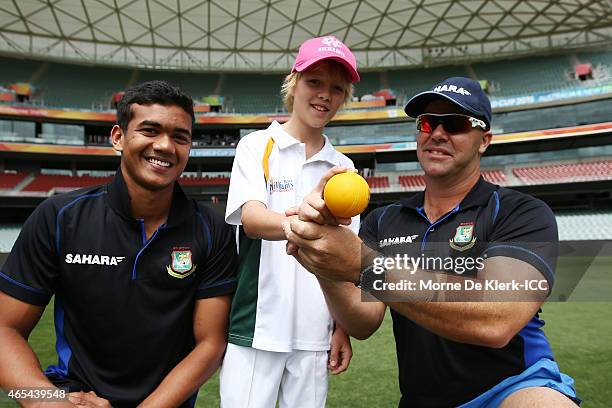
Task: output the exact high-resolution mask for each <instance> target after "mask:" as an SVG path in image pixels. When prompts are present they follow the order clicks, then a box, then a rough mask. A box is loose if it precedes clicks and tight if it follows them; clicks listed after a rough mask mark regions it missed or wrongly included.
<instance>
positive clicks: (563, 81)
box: [472, 55, 573, 97]
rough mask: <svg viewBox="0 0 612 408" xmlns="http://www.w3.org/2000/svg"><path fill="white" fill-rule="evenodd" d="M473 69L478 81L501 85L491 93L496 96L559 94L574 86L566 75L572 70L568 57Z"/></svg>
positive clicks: (522, 60)
mask: <svg viewBox="0 0 612 408" xmlns="http://www.w3.org/2000/svg"><path fill="white" fill-rule="evenodd" d="M472 67H473V68H474V71H475V72H476V74H477V76H478V78H479V79H487V80H489V81H493V82H494V83H496V84H497V85H498V87H499V89H497V90H496V91H494V92H493V93H492V94H491V95H492V96H497V97H509V96H518V95H528V94H534V93H537V92H550V91H558V90H560V89H563V88H568V87H571V86H572V83H571V82H569V81H568V79H567V78H566V76H565V71H566V70H568V69H571V68H573V65H572V62H571V61H570V58H569V57H568V56H567V55H556V56H546V57H531V58H521V59H513V60H512V62H509V61H495V62H488V63H481V64H474V65H473V66H472Z"/></svg>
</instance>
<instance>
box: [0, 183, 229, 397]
mask: <svg viewBox="0 0 612 408" xmlns="http://www.w3.org/2000/svg"><path fill="white" fill-rule="evenodd" d="M236 269H237V255H236V245H235V239H234V235H233V232H232V230H231V228H230V227H229V226H228V225H227V224H225V222H224V221H223V220H222V219H221V218H220V217H217V216H216V215H213V213H212V211H210V210H209V209H207V208H206V207H203V206H200V205H198V204H197V203H196V202H195V201H193V200H189V199H188V198H187V197H186V196H185V194H184V193H183V190H182V189H181V187H180V186H179V185H178V183H176V184H175V187H174V194H173V198H172V205H171V209H170V213H169V216H168V220H167V222H166V223H165V224H163V225H161V226H160V227H159V229H158V230H157V231H156V232H155V233H154V234H153V235H152V236H151V238H150V239H147V237H146V233H145V226H144V221H143V220H137V219H134V218H132V216H131V212H130V197H129V194H128V190H127V187H126V185H125V181H124V180H123V177H122V175H121V172H120V171H119V172H118V173H117V175H116V176H115V178H114V179H113V181H112V182H111V183H110V184H108V185H103V186H97V187H92V188H87V189H83V190H78V191H75V192H71V193H68V194H62V195H58V196H54V197H51V198H49V199H47V200H45V201H44V202H43V203H42V204H41V205H40V206H39V207H38V208H37V209H36V210H35V211H34V212H33V213H32V215H31V216H30V217H29V218H28V220H27V221H26V222H25V224H24V226H23V229H22V230H21V233H20V235H19V238H18V239H17V241H16V242H15V246H14V247H13V249H12V251H11V253H10V255H9V257H8V259H7V260H6V263H5V264H4V266H3V267H2V270H1V271H0V290H2V291H3V292H5V293H7V294H8V295H10V296H12V297H14V298H17V299H19V300H22V301H24V302H27V303H30V304H33V305H39V306H44V305H46V304H47V303H48V302H49V300H50V299H51V297H52V296H53V295H54V294H55V330H56V337H57V340H56V341H57V344H56V349H57V352H58V364H57V365H52V366H50V367H49V368H47V370H46V372H45V373H46V374H47V376H48V377H49V378H50V379H52V381H54V383H56V384H60V385H61V384H66V385H69V386H70V387H71V388H73V389H72V390H75V389H78V388H82V389H83V390H85V391H89V390H94V391H95V392H96V394H98V395H99V396H101V397H104V398H106V399H108V400H109V401H110V402H111V404H112V405H113V406H124V407H134V406H136V405H137V404H138V403H139V402H140V401H142V400H143V399H145V398H146V397H147V396H148V395H149V394H150V393H151V392H152V391H153V390H154V389H155V388H156V387H157V386H158V385H159V383H160V382H161V381H162V380H163V379H164V377H165V376H166V375H167V374H168V373H169V372H170V371H171V370H172V368H174V366H176V364H177V363H179V362H180V361H181V360H182V359H183V358H184V357H185V356H186V355H187V354H188V353H189V352H190V351H191V350H192V349H193V347H194V344H195V343H194V338H193V311H194V305H195V301H196V300H197V299H204V298H210V297H214V296H221V295H227V294H231V293H233V292H234V290H235V287H236V281H235V278H236V276H235V274H236ZM194 402H195V398H192V399H190V400H189V401H187V402H186V404H185V405H186V406H192V405H193V403H194Z"/></svg>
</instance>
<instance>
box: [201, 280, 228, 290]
mask: <svg viewBox="0 0 612 408" xmlns="http://www.w3.org/2000/svg"><path fill="white" fill-rule="evenodd" d="M235 282H236V279H228V280H224V281H221V282H217V283H215V284H213V285H208V286H200V287H199V289H200V290H204V289H210V288H216V287H217V286H223V285H228V284H230V283H235Z"/></svg>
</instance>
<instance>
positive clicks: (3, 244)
mask: <svg viewBox="0 0 612 408" xmlns="http://www.w3.org/2000/svg"><path fill="white" fill-rule="evenodd" d="M20 231H21V224H4V225H0V253H7V252H10V251H11V248H13V245H14V244H15V241H17V237H18V236H19V232H20Z"/></svg>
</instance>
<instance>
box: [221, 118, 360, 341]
mask: <svg viewBox="0 0 612 408" xmlns="http://www.w3.org/2000/svg"><path fill="white" fill-rule="evenodd" d="M270 138H272V139H273V141H274V144H273V146H272V150H271V153H270V155H269V159H268V160H266V161H267V163H268V166H269V178H268V180H267V182H266V180H265V177H264V170H263V165H262V162H263V161H264V156H265V155H266V154H265V151H266V146H267V145H268V142H269V140H270ZM324 138H325V145H324V146H323V148H322V149H321V150H320V151H319V152H318V153H316V154H315V155H313V156H312V157H311V158H309V159H308V160H306V146H305V145H304V143H300V142H299V141H298V140H297V139H295V138H294V137H292V136H291V135H290V134H288V133H287V132H285V130H284V129H283V128H282V127H281V125H280V124H279V123H278V122H276V121H275V122H272V124H271V125H270V127H268V129H266V130H260V131H257V132H253V133H250V134H249V135H247V136H245V137H244V138H243V139H242V140H241V141H240V143H238V146H237V148H236V157H235V159H234V165H233V168H232V176H231V181H230V187H229V194H228V199H227V208H226V213H225V220H226V221H227V222H228V223H229V224H234V225H238V226H240V224H241V221H240V219H241V215H242V206H243V205H244V204H245V203H246V202H247V201H252V200H255V201H260V202H262V203H264V204H265V205H266V206H267V208H268V209H269V210H271V211H274V212H278V213H281V214H284V212H285V210H286V209H288V208H290V207H293V206H295V205H298V204H300V203H301V202H302V200H303V198H304V197H305V196H306V195H307V194H308V193H310V192H311V191H312V190H313V189H314V188H315V186H316V185H317V184H318V183H319V180H320V179H321V177H322V176H323V175H324V174H325V173H326V172H327V170H329V169H330V168H332V167H333V166H337V165H340V166H344V167H348V168H353V167H354V166H353V162H352V161H351V160H350V159H349V158H348V157H346V156H345V155H343V154H342V153H339V152H338V151H336V150H335V149H334V148H333V146H332V145H331V144H330V143H329V140H328V139H327V137H325V136H324ZM238 228H239V233H238V234H237V236H238V240H239V249H238V251H239V257H240V269H239V273H238V288H237V290H236V293H235V294H234V300H233V302H232V309H231V315H230V329H229V342H230V343H233V344H237V345H241V346H248V347H253V348H257V349H260V350H268V351H275V352H288V351H292V350H312V351H323V350H329V346H330V339H331V333H332V328H333V321H332V318H331V315H330V313H329V310H328V308H327V305H326V303H325V299H324V297H323V293H322V291H321V288H320V286H319V283H318V281H317V279H316V278H315V277H314V276H313V275H312V274H311V273H309V272H308V271H306V270H305V269H304V268H303V267H302V266H301V265H300V264H299V263H298V262H297V261H296V260H295V258H293V257H292V256H289V255H287V254H286V252H285V246H286V243H287V241H266V240H261V239H257V240H254V239H249V238H247V237H246V235H245V234H244V232H243V231H242V228H240V227H238ZM350 228H351V229H353V230H354V231H355V232H357V230H358V228H359V217H358V216H357V217H354V218H353V222H352V224H351V226H350Z"/></svg>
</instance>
